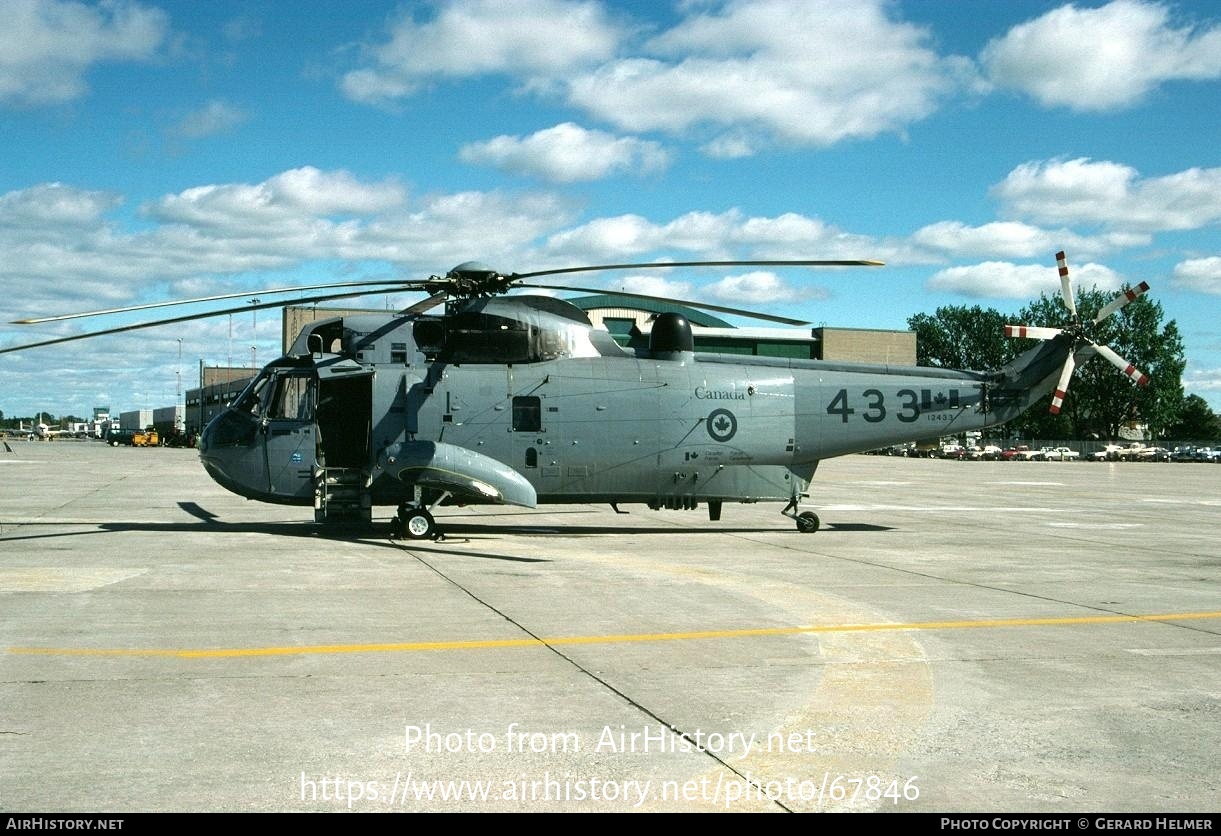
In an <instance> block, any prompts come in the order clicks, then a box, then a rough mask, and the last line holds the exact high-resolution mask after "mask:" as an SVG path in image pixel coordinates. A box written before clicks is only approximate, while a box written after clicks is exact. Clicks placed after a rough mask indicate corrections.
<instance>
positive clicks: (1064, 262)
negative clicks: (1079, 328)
mask: <svg viewBox="0 0 1221 836" xmlns="http://www.w3.org/2000/svg"><path fill="white" fill-rule="evenodd" d="M1056 267H1058V268H1059V269H1060V295H1061V296H1062V297H1063V299H1064V307H1066V308H1068V312H1069V313H1070V314H1071V315H1072V317H1073V320H1074V321H1075V320H1076V319H1077V303H1076V302H1075V301H1074V300H1073V283H1072V282H1071V281H1069V278H1068V259H1067V258H1065V255H1064V251H1063V250H1061V251H1060V252H1058V253H1056Z"/></svg>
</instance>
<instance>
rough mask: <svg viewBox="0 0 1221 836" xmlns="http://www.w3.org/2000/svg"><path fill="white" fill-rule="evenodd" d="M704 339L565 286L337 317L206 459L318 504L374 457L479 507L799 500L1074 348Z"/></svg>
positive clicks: (283, 498)
mask: <svg viewBox="0 0 1221 836" xmlns="http://www.w3.org/2000/svg"><path fill="white" fill-rule="evenodd" d="M655 333H656V329H655ZM688 349H689V345H688V344H684V343H683V342H682V340H681V339H678V340H677V341H676V342H674V343H672V344H665V343H664V342H661V343H657V344H655V345H653V346H651V348H650V351H648V352H639V353H637V352H631V351H628V350H625V349H622V348H620V347H619V346H617V345H616V344H615V343H614V342H613V340H612V339H611V338H610V335H609V334H607V333H606V332H604V331H601V330H599V329H595V328H593V327H592V326H591V325H590V324H589V321H588V319H586V318H585V315H584V314H583V313H582V312H580V311H579V310H578V309H576V308H575V307H573V306H571V305H568V304H567V303H564V302H561V301H559V300H555V299H551V298H547V297H501V298H495V299H485V300H478V301H477V302H476V303H474V304H470V303H468V304H467V305H466V306H465V307H464V308H463V309H462V310H461V311H459V312H458V313H456V314H449V315H446V316H423V315H411V316H390V315H360V316H349V317H345V318H343V319H334V320H324V321H320V322H317V323H313V324H311V325H310V326H307V327H306V329H305V330H304V331H303V332H302V334H301V336H300V337H299V338H298V340H297V342H296V344H295V345H294V346H293V348H292V350H291V351H290V354H289V355H288V356H287V357H285V358H282V359H281V360H279V361H276V362H275V363H272V364H271V365H269V366H268V367H266V368H265V369H264V370H263V372H262V374H261V375H260V376H259V377H258V378H257V379H256V380H255V381H254V382H253V383H252V384H251V386H250V387H249V388H248V389H247V391H246V392H245V393H243V395H242V396H240V397H239V398H238V400H237V401H235V403H234V404H233V405H232V406H231V408H230V409H229V410H227V412H226V413H224V414H222V415H221V416H219V417H218V418H217V419H216V420H215V421H213V422H212V424H210V425H209V427H208V428H207V430H206V431H205V433H204V435H203V438H202V440H201V457H202V459H203V461H204V464H205V466H206V467H207V469H208V471H209V473H211V474H212V475H213V477H214V478H216V479H217V481H219V482H220V483H221V484H222V485H224V486H225V487H227V488H229V489H230V490H233V491H235V492H237V493H239V494H241V495H243V496H247V497H250V498H253V499H259V500H263V501H270V502H280V503H287V504H301V505H308V504H311V503H314V502H315V495H316V483H317V474H318V472H319V469H320V468H350V469H359V470H360V471H361V472H362V473H363V474H364V476H365V479H366V483H367V485H368V492H369V496H370V501H371V502H372V503H373V504H375V505H395V504H400V503H404V502H409V501H411V500H412V499H413V498H414V499H417V500H418V499H419V487H420V485H425V486H427V487H428V489H429V490H430V491H433V492H434V493H435V492H438V491H441V490H446V491H448V492H449V493H450V494H451V495H452V499H450V501H454V502H464V503H465V502H472V503H473V502H483V501H492V502H507V503H511V504H520V505H533V504H542V503H587V502H612V503H633V502H634V503H647V504H649V505H651V506H653V507H671V508H690V507H695V505H696V504H697V503H699V502H707V501H728V502H733V501H745V502H750V501H759V500H780V501H786V500H792V499H795V498H796V497H798V496H800V495H801V494H802V493H803V492H804V491H805V489H806V487H807V485H808V482H809V480H810V478H811V477H812V475H813V473H814V470H815V468H816V467H817V465H818V462H819V461H820V460H822V459H826V458H830V457H833V456H839V455H843V454H846V453H852V452H858V451H864V450H870V449H875V448H878V447H882V446H886V445H890V444H895V443H899V442H906V441H918V440H922V439H932V438H937V437H939V436H943V435H950V434H955V433H960V432H964V431H968V430H978V429H982V428H984V427H988V426H992V425H995V424H999V423H1002V422H1004V421H1007V420H1010V419H1011V418H1013V417H1014V416H1016V415H1017V414H1018V413H1020V412H1021V411H1023V410H1024V409H1025V408H1027V407H1028V406H1029V405H1030V404H1031V403H1032V402H1033V401H1034V400H1035V399H1037V398H1038V397H1039V396H1041V395H1042V394H1044V393H1045V392H1047V391H1048V390H1049V389H1050V388H1051V385H1052V381H1051V378H1053V377H1054V375H1055V372H1056V370H1058V368H1059V366H1060V364H1062V363H1063V360H1064V357H1065V356H1066V354H1067V352H1068V351H1069V350H1071V349H1070V345H1069V344H1068V343H1067V342H1064V343H1056V342H1054V341H1051V342H1047V343H1045V344H1043V345H1042V346H1040V347H1038V348H1036V349H1033V350H1032V351H1030V352H1028V353H1027V355H1023V357H1022V358H1019V360H1018V361H1015V362H1014V364H1011V366H1010V367H1006V369H1004V370H999V371H995V372H975V371H957V370H948V369H937V368H925V367H894V366H880V365H866V364H849V363H836V362H827V361H816V360H801V359H782V358H766V357H744V356H741V355H716V354H704V353H696V352H693V351H691V350H688ZM447 480H448V481H447Z"/></svg>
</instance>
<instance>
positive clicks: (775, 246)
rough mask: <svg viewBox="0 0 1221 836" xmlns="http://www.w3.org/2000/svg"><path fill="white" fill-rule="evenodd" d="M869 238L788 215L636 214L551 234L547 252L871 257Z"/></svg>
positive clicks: (874, 248) (620, 256) (610, 256)
mask: <svg viewBox="0 0 1221 836" xmlns="http://www.w3.org/2000/svg"><path fill="white" fill-rule="evenodd" d="M878 247H879V244H878V243H877V241H876V240H875V239H872V238H870V237H868V236H864V235H855V234H851V233H847V232H844V231H842V230H839V229H836V228H835V227H832V226H829V225H828V224H826V223H824V222H823V221H821V220H819V219H818V218H810V217H806V216H804V215H799V214H797V213H792V212H788V213H785V214H783V215H778V216H775V217H745V216H743V215H742V213H741V212H739V211H738V210H736V209H731V210H729V211H726V212H721V213H713V212H688V213H686V214H683V215H680V216H678V217H677V218H675V219H674V220H672V221H669V222H668V223H664V224H658V223H654V222H652V221H650V220H648V219H647V218H644V217H642V216H640V215H620V216H617V217H609V218H597V219H595V220H592V221H589V222H588V223H585V224H583V225H581V226H578V227H573V228H572V229H567V230H564V231H563V232H559V233H556V234H554V235H552V236H551V237H550V238H548V240H547V244H546V249H547V252H548V253H550V254H551V255H554V256H562V257H566V258H570V259H571V258H574V257H575V258H581V259H584V260H589V259H599V260H625V259H628V258H634V257H636V256H640V255H642V254H645V253H649V252H652V251H655V250H671V251H673V250H679V251H682V252H685V253H691V254H695V255H697V256H698V257H700V258H706V259H710V260H726V259H730V258H766V259H849V258H875V257H877V255H878Z"/></svg>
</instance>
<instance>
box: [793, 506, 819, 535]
mask: <svg viewBox="0 0 1221 836" xmlns="http://www.w3.org/2000/svg"><path fill="white" fill-rule="evenodd" d="M820 524H821V521H820V520H819V519H818V514H815V513H814V512H813V511H802V512H801V513H800V514H798V515H797V530H798V531H800V532H801V533H802V534H813V533H814V532H815V531H818V526H819V525H820Z"/></svg>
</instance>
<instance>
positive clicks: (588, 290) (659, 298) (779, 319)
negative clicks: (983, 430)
mask: <svg viewBox="0 0 1221 836" xmlns="http://www.w3.org/2000/svg"><path fill="white" fill-rule="evenodd" d="M517 287H537V288H541V289H543V290H576V291H580V292H581V293H596V294H598V295H599V296H625V297H627V298H628V299H647V300H649V301H650V302H663V303H666V302H668V303H671V304H674V305H683V306H685V307H688V308H702V309H704V310H709V311H718V312H719V313H727V314H734V315H735V316H746V317H751V318H753V319H763V320H766V321H768V322H779V323H781V324H782V325H809V324H810V323H809V322H807V321H805V320H801V319H790V318H788V317H787V316H773V315H772V314H765V313H758V312H756V311H744V310H740V309H738V308H727V307H725V306H724V305H712V304H709V303H708V302H691V301H688V300H686V299H668V298H666V297H664V296H649V295H648V294H645V293H627V292H626V291H621V290H607V289H606V288H604V287H603V288H595V287H569V286H566V285H558V284H528V283H525V282H522V283H520V284H518V285H517Z"/></svg>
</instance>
